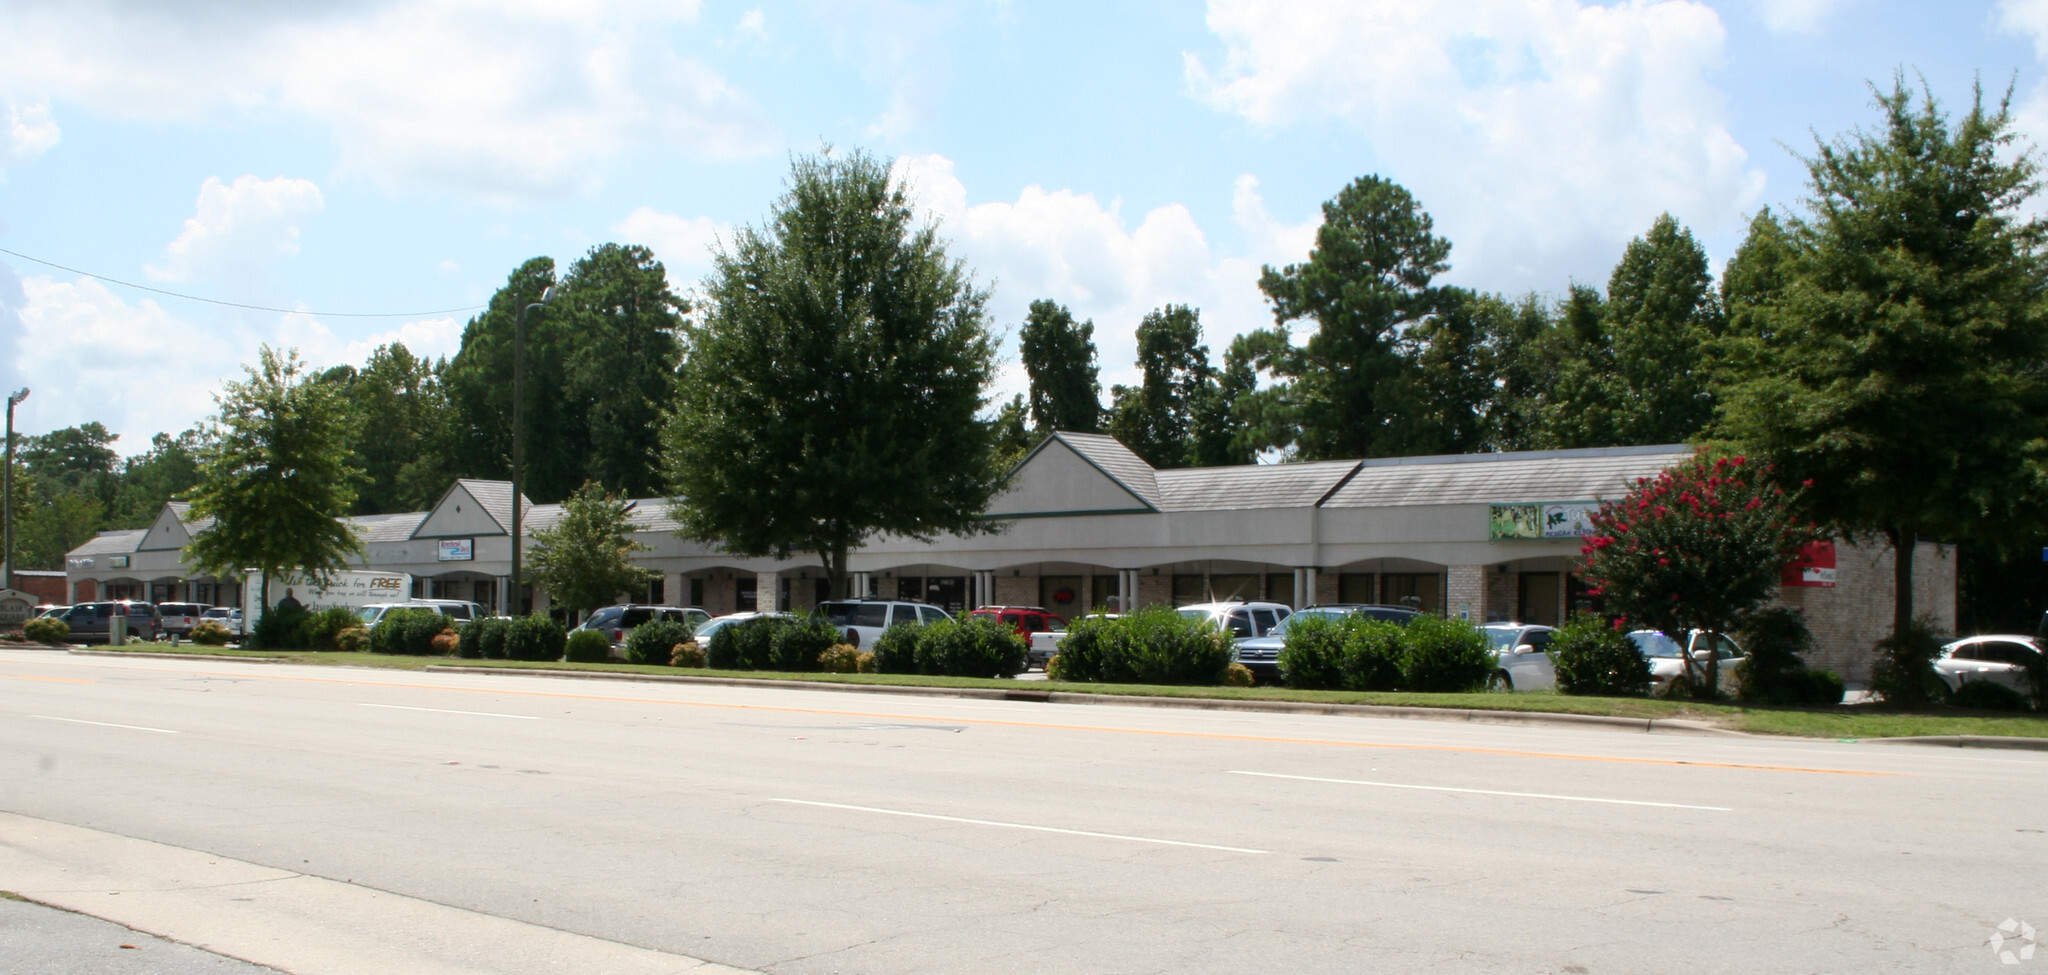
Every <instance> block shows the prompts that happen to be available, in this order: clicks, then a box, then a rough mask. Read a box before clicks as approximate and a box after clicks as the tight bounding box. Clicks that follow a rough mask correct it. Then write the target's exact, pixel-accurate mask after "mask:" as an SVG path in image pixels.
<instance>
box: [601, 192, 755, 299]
mask: <svg viewBox="0 0 2048 975" xmlns="http://www.w3.org/2000/svg"><path fill="white" fill-rule="evenodd" d="M612 234H613V235H614V238H615V239H616V240H617V241H618V242H619V243H621V244H639V245H641V246H643V247H646V248H647V249H648V250H651V251H653V252H654V256H655V258H657V259H658V260H660V261H661V265H662V269H663V270H664V271H667V272H668V283H669V287H670V288H672V289H674V290H675V292H676V293H677V294H679V295H680V294H687V293H688V292H690V291H692V290H695V288H696V286H697V282H698V281H700V280H702V279H703V277H704V275H705V274H706V273H708V272H710V270H711V256H712V251H713V249H714V248H716V247H717V246H718V244H719V241H721V240H724V239H728V238H730V237H731V236H732V228H731V227H730V226H727V225H725V224H721V223H718V222H717V221H715V220H712V219H711V218H710V217H680V216H677V215H675V214H673V213H663V212H661V211H659V210H656V209H654V208H653V207H637V208H635V209H634V210H633V212H632V213H629V214H626V219H624V220H621V221H619V222H618V223H615V224H613V225H612Z"/></svg>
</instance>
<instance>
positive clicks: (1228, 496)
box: [1157, 460, 1358, 511]
mask: <svg viewBox="0 0 2048 975" xmlns="http://www.w3.org/2000/svg"><path fill="white" fill-rule="evenodd" d="M1356 470H1358V462H1357V461H1355V460H1329V461H1320V462H1313V463H1303V464H1254V465H1249V466H1242V467H1192V468H1185V469H1182V470H1171V471H1159V472H1158V474H1157V479H1158V483H1159V505H1158V507H1159V509H1160V510H1161V511H1231V510H1237V509H1242V508H1307V507H1312V506H1314V505H1315V504H1316V502H1318V501H1320V500H1322V497H1323V495H1325V494H1328V493H1330V489H1331V488H1334V487H1336V486H1337V485H1339V484H1341V483H1343V482H1344V479H1345V478H1347V477H1350V476H1351V474H1352V472H1353V471H1356Z"/></svg>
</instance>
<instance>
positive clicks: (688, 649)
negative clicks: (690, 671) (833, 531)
mask: <svg viewBox="0 0 2048 975" xmlns="http://www.w3.org/2000/svg"><path fill="white" fill-rule="evenodd" d="M668 665H669V666H671V667H702V666H704V648H703V647H700V646H698V645H697V641H695V640H684V641H683V642H681V643H678V644H676V645H675V646H674V647H671V648H670V649H669V654H668Z"/></svg>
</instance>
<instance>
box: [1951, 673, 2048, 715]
mask: <svg viewBox="0 0 2048 975" xmlns="http://www.w3.org/2000/svg"><path fill="white" fill-rule="evenodd" d="M1949 703H1950V704H1953V705H1955V706H1956V707H1959V708H1974V709H1976V710H1979V711H2026V710H2029V709H2031V708H2032V707H2033V705H2032V703H2031V702H2029V701H2028V700H2027V696H2026V695H2025V694H2021V693H2020V692H2018V691H2016V690H2013V689H2012V688H2010V687H2007V686H2005V685H2004V684H1994V683H1992V682H1991V681H1988V680H1966V681H1964V682H1963V683H1962V686H1960V687H1958V688H1956V692H1955V694H1954V695H1953V696H1951V697H1950V698H1949Z"/></svg>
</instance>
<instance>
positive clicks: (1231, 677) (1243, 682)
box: [1223, 660, 1258, 687]
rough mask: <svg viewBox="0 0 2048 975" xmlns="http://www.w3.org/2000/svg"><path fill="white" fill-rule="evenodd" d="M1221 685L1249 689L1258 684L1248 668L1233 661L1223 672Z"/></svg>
mask: <svg viewBox="0 0 2048 975" xmlns="http://www.w3.org/2000/svg"><path fill="white" fill-rule="evenodd" d="M1223 683H1225V684H1229V685H1230V686H1232V687H1250V686H1252V685H1253V684H1256V683H1258V678H1256V677H1254V676H1252V669H1251V668H1250V667H1247V666H1245V665H1243V664H1241V663H1238V662H1237V661H1235V660H1233V661H1231V662H1230V666H1229V667H1227V668H1225V669H1224V671H1223Z"/></svg>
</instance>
